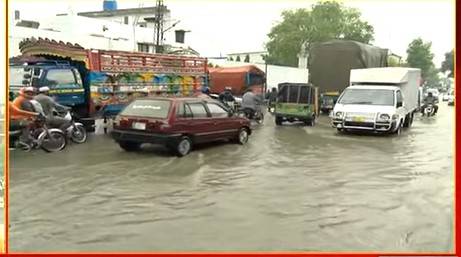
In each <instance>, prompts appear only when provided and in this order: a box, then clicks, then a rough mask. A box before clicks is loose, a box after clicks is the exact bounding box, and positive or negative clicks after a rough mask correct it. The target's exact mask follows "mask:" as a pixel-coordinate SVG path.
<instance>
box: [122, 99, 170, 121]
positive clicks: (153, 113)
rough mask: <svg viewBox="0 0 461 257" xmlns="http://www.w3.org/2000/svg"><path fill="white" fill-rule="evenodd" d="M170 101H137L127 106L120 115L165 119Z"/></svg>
mask: <svg viewBox="0 0 461 257" xmlns="http://www.w3.org/2000/svg"><path fill="white" fill-rule="evenodd" d="M170 105H171V101H168V100H149V99H139V100H135V101H134V102H132V103H131V104H129V105H128V106H127V107H126V108H125V109H124V110H123V111H122V113H120V114H121V115H127V116H138V117H147V118H159V119H165V118H166V117H167V116H168V112H169V111H170Z"/></svg>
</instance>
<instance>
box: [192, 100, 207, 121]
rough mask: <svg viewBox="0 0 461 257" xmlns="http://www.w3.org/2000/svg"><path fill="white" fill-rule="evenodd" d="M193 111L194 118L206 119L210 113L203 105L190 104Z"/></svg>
mask: <svg viewBox="0 0 461 257" xmlns="http://www.w3.org/2000/svg"><path fill="white" fill-rule="evenodd" d="M188 105H189V107H190V109H191V111H192V115H193V116H194V118H205V117H208V113H207V111H206V109H205V106H204V105H203V104H201V103H189V104H188Z"/></svg>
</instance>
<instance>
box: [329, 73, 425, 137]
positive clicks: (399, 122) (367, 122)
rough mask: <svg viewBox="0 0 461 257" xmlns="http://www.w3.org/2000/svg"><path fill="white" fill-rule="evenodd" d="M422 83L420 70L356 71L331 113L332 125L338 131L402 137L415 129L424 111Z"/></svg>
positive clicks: (351, 74) (351, 75)
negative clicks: (415, 120) (419, 113)
mask: <svg viewBox="0 0 461 257" xmlns="http://www.w3.org/2000/svg"><path fill="white" fill-rule="evenodd" d="M420 84H421V70H420V69H413V68H371V69H353V70H351V73H350V86H349V87H347V88H346V89H345V90H344V91H343V93H342V94H341V96H340V97H339V99H338V101H337V103H336V105H335V107H334V109H333V112H331V114H330V117H331V121H332V126H333V127H335V128H336V129H337V130H338V131H343V130H367V131H374V132H384V133H396V134H400V132H401V128H402V127H410V126H411V124H412V123H413V117H414V115H415V113H416V112H417V111H418V110H419V108H420V105H421V100H420V99H421V98H420V90H419V88H420Z"/></svg>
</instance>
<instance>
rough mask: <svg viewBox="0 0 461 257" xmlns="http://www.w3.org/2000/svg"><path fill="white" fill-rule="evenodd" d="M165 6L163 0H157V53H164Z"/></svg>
mask: <svg viewBox="0 0 461 257" xmlns="http://www.w3.org/2000/svg"><path fill="white" fill-rule="evenodd" d="M164 8H165V6H164V5H163V0H157V5H156V9H155V10H156V11H155V37H156V38H155V53H162V52H163V49H162V41H163V11H164Z"/></svg>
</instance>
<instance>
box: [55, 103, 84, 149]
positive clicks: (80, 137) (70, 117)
mask: <svg viewBox="0 0 461 257" xmlns="http://www.w3.org/2000/svg"><path fill="white" fill-rule="evenodd" d="M57 114H58V115H59V116H61V117H62V118H64V120H65V121H66V123H65V124H64V125H62V126H61V127H60V129H61V130H62V131H64V132H65V133H66V136H67V138H69V139H70V140H72V142H74V143H77V144H82V143H85V142H86V139H87V137H88V136H87V132H86V129H85V126H84V125H83V124H82V123H80V122H75V119H74V116H75V115H74V114H73V113H72V112H71V111H70V108H68V109H63V110H60V111H58V112H57Z"/></svg>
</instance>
